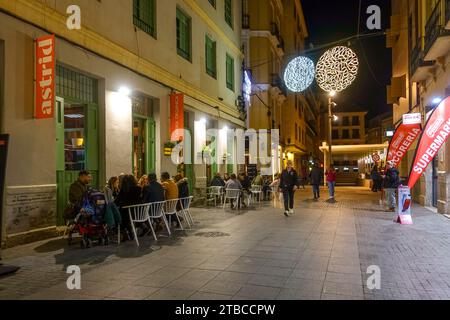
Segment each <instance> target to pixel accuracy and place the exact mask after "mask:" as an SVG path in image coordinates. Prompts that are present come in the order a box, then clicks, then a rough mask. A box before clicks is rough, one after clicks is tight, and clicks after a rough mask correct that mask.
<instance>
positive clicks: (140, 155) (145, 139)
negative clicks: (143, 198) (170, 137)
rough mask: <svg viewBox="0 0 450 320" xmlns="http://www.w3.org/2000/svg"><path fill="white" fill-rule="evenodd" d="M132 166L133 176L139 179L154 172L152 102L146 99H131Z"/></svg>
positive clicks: (154, 152) (139, 97)
mask: <svg viewBox="0 0 450 320" xmlns="http://www.w3.org/2000/svg"><path fill="white" fill-rule="evenodd" d="M132 106H133V124H132V143H133V152H132V164H133V166H132V167H133V175H134V176H135V177H136V178H137V179H140V178H141V177H142V176H143V175H146V174H149V173H154V172H155V170H156V163H155V162H156V158H155V154H156V150H155V146H156V144H155V132H156V130H155V121H154V120H153V100H152V99H150V98H147V97H142V96H138V97H133V98H132Z"/></svg>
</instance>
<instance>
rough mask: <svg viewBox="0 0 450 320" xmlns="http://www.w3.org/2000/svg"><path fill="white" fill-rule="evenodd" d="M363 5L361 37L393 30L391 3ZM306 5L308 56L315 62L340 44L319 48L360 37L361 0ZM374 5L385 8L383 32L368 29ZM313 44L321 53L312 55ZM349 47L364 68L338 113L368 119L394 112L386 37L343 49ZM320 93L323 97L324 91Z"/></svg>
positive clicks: (309, 0) (374, 0)
mask: <svg viewBox="0 0 450 320" xmlns="http://www.w3.org/2000/svg"><path fill="white" fill-rule="evenodd" d="M361 3H362V5H361V19H360V21H361V23H360V31H359V32H360V34H372V35H374V33H379V32H381V31H385V30H386V29H387V28H389V21H390V8H391V7H390V6H391V1H390V0H361ZM302 5H303V10H304V14H305V18H306V23H307V26H308V31H309V38H308V39H307V43H306V50H308V51H307V52H306V54H305V55H306V56H309V57H310V58H312V59H313V60H314V61H315V62H317V61H318V60H319V58H320V56H321V55H322V54H323V52H324V51H325V50H326V49H329V48H331V47H333V46H335V45H338V44H334V45H330V46H329V47H328V48H324V49H318V48H317V47H321V46H323V45H325V44H328V43H330V42H335V41H338V40H341V39H344V38H348V37H350V36H354V35H356V34H357V33H358V11H359V0H339V1H336V0H303V1H302ZM370 5H378V6H380V8H381V18H382V30H381V31H379V30H373V31H372V30H369V29H368V28H367V26H366V22H367V19H368V17H369V15H368V14H366V11H367V8H368V7H369V6H370ZM311 44H313V45H314V47H315V48H316V49H317V50H315V49H313V50H312V51H310V49H311V47H310V45H311ZM349 44H350V47H351V48H352V49H353V50H354V51H355V52H356V54H357V55H358V58H359V63H360V68H359V73H358V77H357V79H356V80H355V82H354V83H353V84H352V85H351V86H350V87H349V88H348V89H346V90H345V91H343V92H341V93H339V94H338V96H337V97H336V98H335V101H336V102H337V103H338V107H337V109H336V111H347V110H348V111H353V110H367V111H368V112H369V115H368V119H370V118H372V117H374V116H377V115H379V114H382V113H385V112H388V111H392V107H391V106H389V105H387V103H386V86H387V85H388V84H390V78H391V69H392V62H391V49H387V48H386V37H385V36H384V35H377V36H374V37H369V38H362V39H359V40H356V39H354V40H351V41H350V43H349V42H343V43H341V44H340V45H349ZM363 49H364V50H363ZM364 52H365V55H364ZM371 70H372V71H371ZM372 73H373V74H372ZM316 89H317V92H320V93H321V94H323V91H322V90H321V89H319V88H318V87H316Z"/></svg>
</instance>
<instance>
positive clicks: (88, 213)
mask: <svg viewBox="0 0 450 320" xmlns="http://www.w3.org/2000/svg"><path fill="white" fill-rule="evenodd" d="M105 212H106V199H105V195H104V194H103V193H102V192H100V191H97V190H93V189H92V190H89V191H88V192H87V193H86V195H85V198H84V200H83V204H82V206H81V208H80V209H79V210H78V213H77V215H76V216H75V218H74V219H73V221H70V222H69V224H68V228H69V231H68V243H69V245H71V244H72V242H73V234H75V233H78V234H79V235H80V236H81V242H80V246H81V248H82V249H85V248H89V247H91V246H92V242H93V241H97V242H98V244H99V245H108V244H109V237H108V228H107V227H106V224H105V222H104V216H105Z"/></svg>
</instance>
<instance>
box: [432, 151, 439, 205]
mask: <svg viewBox="0 0 450 320" xmlns="http://www.w3.org/2000/svg"><path fill="white" fill-rule="evenodd" d="M438 166H439V160H438V157H435V158H434V159H433V207H436V208H437V207H438V200H439V174H438Z"/></svg>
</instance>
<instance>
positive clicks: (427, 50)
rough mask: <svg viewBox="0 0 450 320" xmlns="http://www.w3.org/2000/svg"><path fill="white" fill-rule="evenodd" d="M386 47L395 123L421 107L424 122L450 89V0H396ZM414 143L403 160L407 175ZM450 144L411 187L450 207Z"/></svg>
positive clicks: (424, 199) (427, 201)
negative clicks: (389, 54)
mask: <svg viewBox="0 0 450 320" xmlns="http://www.w3.org/2000/svg"><path fill="white" fill-rule="evenodd" d="M387 47H389V48H392V61H393V74H392V80H391V85H390V86H388V88H387V91H388V103H390V104H392V105H393V114H394V118H393V123H394V125H396V126H397V125H399V124H400V123H401V121H402V116H403V114H405V113H409V112H411V113H421V114H422V119H423V124H425V122H426V120H427V118H428V116H429V115H430V112H431V111H432V110H433V108H434V107H436V106H437V104H438V103H439V101H440V100H442V99H444V98H445V97H447V96H449V95H450V69H449V68H448V66H449V63H450V1H449V0H439V1H437V0H417V1H406V0H393V1H392V17H391V28H390V30H389V32H388V35H387ZM415 148H416V145H413V146H412V147H411V149H410V151H409V153H408V155H407V157H405V159H404V160H403V162H402V164H401V165H400V171H401V175H402V176H405V177H406V176H408V175H409V170H410V168H411V164H412V161H413V157H414V152H415ZM449 172H450V149H449V144H448V143H447V144H446V145H445V146H444V147H442V149H441V151H440V152H439V155H438V156H436V158H435V160H434V162H433V163H432V164H430V166H429V167H428V169H427V171H426V173H424V174H423V176H422V177H421V179H420V181H419V182H418V183H417V184H416V186H415V187H414V190H412V195H413V198H414V200H415V201H417V202H419V203H420V204H422V205H424V206H428V207H432V206H434V207H436V208H437V210H438V212H440V213H443V214H448V213H450V208H449V204H450V174H449Z"/></svg>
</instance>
